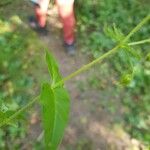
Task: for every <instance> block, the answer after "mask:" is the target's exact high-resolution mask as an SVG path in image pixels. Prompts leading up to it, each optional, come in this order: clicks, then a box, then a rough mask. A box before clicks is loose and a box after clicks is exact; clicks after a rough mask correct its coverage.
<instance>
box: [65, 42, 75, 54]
mask: <svg viewBox="0 0 150 150" xmlns="http://www.w3.org/2000/svg"><path fill="white" fill-rule="evenodd" d="M64 46H65V49H66V51H67V53H68V54H69V55H71V56H73V55H75V52H76V50H75V43H72V44H67V43H65V44H64Z"/></svg>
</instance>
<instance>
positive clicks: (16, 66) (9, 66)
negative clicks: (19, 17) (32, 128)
mask: <svg viewBox="0 0 150 150" xmlns="http://www.w3.org/2000/svg"><path fill="white" fill-rule="evenodd" d="M26 37H28V38H26ZM31 39H32V42H33V43H32V42H31V41H30V40H31ZM33 39H35V38H34V35H33V34H32V33H31V32H30V33H29V31H27V30H26V31H25V32H23V31H22V27H21V26H19V25H18V24H16V23H14V22H13V21H11V20H9V21H8V20H7V21H5V20H2V19H1V17H0V123H2V122H3V121H4V120H5V119H7V118H8V117H9V116H11V115H13V114H14V113H15V112H16V111H17V110H18V108H19V107H21V106H23V105H25V104H26V103H27V102H28V99H29V98H30V97H31V96H33V95H34V92H33V91H32V89H33V85H34V81H33V80H34V79H33V75H32V74H31V71H30V70H33V66H34V67H35V65H34V63H35V61H36V59H37V56H35V57H34V58H33V57H31V53H32V55H33V54H34V52H33V50H34V49H35V50H37V48H36V47H34V45H33V44H34V40H33ZM29 58H30V59H29ZM25 91H26V92H25ZM25 116H26V113H23V114H21V115H19V117H17V118H16V119H14V121H13V122H8V124H9V125H10V124H11V125H13V126H11V127H9V126H7V127H4V128H2V129H0V149H2V150H3V149H7V148H10V146H11V148H12V149H15V148H16V147H18V146H19V145H20V144H21V143H20V142H21V140H22V139H23V138H25V135H26V132H25V131H26V128H25V125H26V122H25V121H24V119H25ZM17 119H21V123H20V122H15V120H17ZM6 137H7V138H6ZM18 139H19V142H17V140H18ZM8 141H9V144H8Z"/></svg>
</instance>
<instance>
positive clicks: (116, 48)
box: [0, 15, 150, 127]
mask: <svg viewBox="0 0 150 150" xmlns="http://www.w3.org/2000/svg"><path fill="white" fill-rule="evenodd" d="M149 19H150V15H148V16H147V17H145V18H144V19H143V20H142V21H141V22H140V23H139V24H138V25H137V26H136V27H135V28H134V29H133V30H132V31H131V32H130V33H129V34H128V35H127V36H126V37H125V38H124V40H122V41H121V42H120V43H119V44H118V45H117V46H115V47H114V48H113V49H111V50H109V51H108V52H107V53H105V54H104V55H102V56H100V57H99V58H97V59H95V60H94V61H92V62H91V63H89V64H87V65H84V66H83V67H81V68H80V69H78V70H77V71H75V72H73V73H71V74H70V75H68V76H67V77H65V78H63V79H62V80H61V81H59V82H58V83H56V84H55V85H54V86H53V88H56V87H59V86H60V85H63V84H64V82H65V81H67V80H70V79H71V78H73V77H75V76H77V75H78V74H80V73H82V72H84V71H86V70H88V69H89V68H91V67H92V66H93V65H95V64H97V63H98V62H102V61H103V60H104V59H105V58H107V57H108V56H110V55H112V54H114V53H116V52H117V50H118V49H119V48H120V47H121V46H122V45H123V44H124V43H126V42H127V41H128V40H129V38H130V37H131V36H132V35H133V34H134V33H135V32H137V31H138V30H139V29H140V28H141V27H142V26H143V25H144V24H145V23H146V22H147V21H148V20H149ZM133 43H134V42H133ZM133 43H129V44H130V45H136V44H139V42H138V43H136V44H135V43H134V44H133ZM143 43H145V42H143ZM140 44H141V43H140ZM39 97H40V96H37V97H35V98H34V99H33V100H32V101H30V102H29V103H28V104H27V105H25V106H24V107H22V108H21V109H20V110H18V111H17V112H16V113H14V114H13V115H12V116H10V117H9V118H7V119H5V120H4V121H3V122H1V123H0V127H2V126H3V125H5V124H8V123H9V122H10V121H11V120H13V119H15V118H16V117H17V116H18V115H19V114H21V113H22V112H24V111H25V110H27V109H28V108H29V107H31V106H32V105H33V104H34V103H35V102H36V101H37V100H38V99H39Z"/></svg>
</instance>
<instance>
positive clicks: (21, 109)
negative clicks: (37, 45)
mask: <svg viewBox="0 0 150 150" xmlns="http://www.w3.org/2000/svg"><path fill="white" fill-rule="evenodd" d="M39 97H40V96H36V97H35V98H34V99H33V100H31V101H30V102H29V103H28V104H27V105H25V106H24V107H22V108H20V109H19V110H18V111H17V112H16V113H14V114H13V115H11V116H10V117H9V118H7V119H5V120H4V121H2V122H1V123H0V127H2V126H3V125H5V124H8V123H9V122H10V121H11V120H13V119H15V118H16V117H17V116H18V115H19V114H21V113H22V112H24V111H25V110H26V109H28V108H29V107H31V106H32V105H33V104H34V103H35V102H36V101H37V100H38V99H39Z"/></svg>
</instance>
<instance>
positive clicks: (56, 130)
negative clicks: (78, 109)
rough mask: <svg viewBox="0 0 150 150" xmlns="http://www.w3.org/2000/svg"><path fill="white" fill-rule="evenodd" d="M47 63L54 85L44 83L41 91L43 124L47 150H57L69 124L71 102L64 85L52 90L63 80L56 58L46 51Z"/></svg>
mask: <svg viewBox="0 0 150 150" xmlns="http://www.w3.org/2000/svg"><path fill="white" fill-rule="evenodd" d="M46 61H47V65H48V69H49V73H50V76H51V80H52V84H49V83H44V84H43V86H42V91H41V104H42V107H43V111H42V122H43V127H44V138H45V144H46V150H56V149H57V147H58V146H59V144H60V142H61V139H62V137H63V134H64V130H65V128H66V125H67V123H68V118H69V110H70V101H69V96H68V92H67V91H66V89H65V88H64V87H63V85H61V86H59V87H57V88H52V87H53V85H54V84H56V83H57V82H59V81H60V80H62V77H61V74H60V72H59V68H58V64H57V62H56V61H55V59H54V57H53V56H52V55H51V54H49V52H48V51H46Z"/></svg>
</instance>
